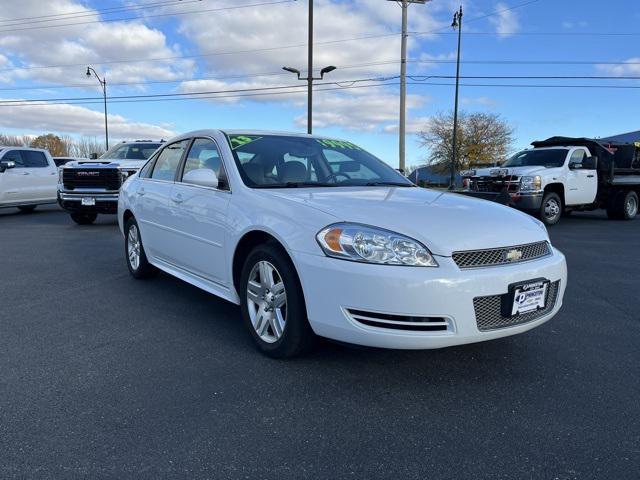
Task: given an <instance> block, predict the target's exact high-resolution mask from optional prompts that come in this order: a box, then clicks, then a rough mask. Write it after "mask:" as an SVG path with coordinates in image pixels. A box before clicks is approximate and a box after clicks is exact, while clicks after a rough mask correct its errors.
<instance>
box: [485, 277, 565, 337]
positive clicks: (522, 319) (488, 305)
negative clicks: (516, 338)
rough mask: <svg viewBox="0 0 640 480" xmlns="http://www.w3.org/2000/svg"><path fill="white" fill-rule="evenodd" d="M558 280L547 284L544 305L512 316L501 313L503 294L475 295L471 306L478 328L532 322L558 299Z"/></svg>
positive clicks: (512, 325)
mask: <svg viewBox="0 0 640 480" xmlns="http://www.w3.org/2000/svg"><path fill="white" fill-rule="evenodd" d="M559 289H560V281H557V282H552V283H551V284H549V289H548V290H547V298H546V301H545V307H544V308H543V309H540V310H537V311H535V312H528V313H522V314H520V315H516V316H514V317H505V316H504V315H502V298H503V297H505V296H506V295H507V294H504V295H490V296H488V297H477V298H474V299H473V308H474V310H475V313H476V324H477V325H478V330H480V331H481V332H486V331H488V330H496V329H498V328H505V327H514V326H516V325H522V324H523V323H528V322H533V321H534V320H537V319H539V318H541V317H543V316H545V315H546V314H548V313H549V312H551V311H552V310H553V307H555V305H556V300H557V299H558V291H559Z"/></svg>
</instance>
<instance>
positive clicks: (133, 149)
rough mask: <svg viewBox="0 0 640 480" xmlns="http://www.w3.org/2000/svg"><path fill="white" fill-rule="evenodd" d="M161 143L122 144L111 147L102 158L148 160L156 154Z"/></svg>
mask: <svg viewBox="0 0 640 480" xmlns="http://www.w3.org/2000/svg"><path fill="white" fill-rule="evenodd" d="M161 145H162V144H161V143H151V142H148V143H147V142H145V143H120V144H118V145H116V146H114V147H111V148H110V149H109V150H108V151H107V152H106V153H104V154H102V156H101V157H100V158H108V159H113V158H115V159H118V160H146V159H148V158H149V157H150V156H151V154H152V153H153V152H155V151H156V150H157V149H158V147H160V146H161Z"/></svg>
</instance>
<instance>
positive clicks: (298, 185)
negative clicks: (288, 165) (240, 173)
mask: <svg viewBox="0 0 640 480" xmlns="http://www.w3.org/2000/svg"><path fill="white" fill-rule="evenodd" d="M337 186H338V185H337V184H335V183H323V182H286V183H264V184H261V185H255V188H304V187H337Z"/></svg>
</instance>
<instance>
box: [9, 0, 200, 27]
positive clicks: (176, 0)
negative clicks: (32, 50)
mask: <svg viewBox="0 0 640 480" xmlns="http://www.w3.org/2000/svg"><path fill="white" fill-rule="evenodd" d="M201 1H202V0H166V1H163V2H150V3H146V4H142V5H130V6H120V7H110V8H98V9H91V10H82V11H76V12H69V13H58V14H52V15H41V16H37V17H24V18H18V19H4V20H0V24H2V25H0V28H4V27H13V26H20V25H32V24H34V23H46V22H59V21H63V20H75V19H76V18H83V17H95V16H96V15H97V14H103V15H111V14H113V13H121V12H127V11H132V10H143V9H146V8H157V7H169V6H172V5H186V4H189V3H199V2H201ZM53 17H58V18H53ZM23 20H27V21H23ZM13 21H15V22H16V23H5V22H13Z"/></svg>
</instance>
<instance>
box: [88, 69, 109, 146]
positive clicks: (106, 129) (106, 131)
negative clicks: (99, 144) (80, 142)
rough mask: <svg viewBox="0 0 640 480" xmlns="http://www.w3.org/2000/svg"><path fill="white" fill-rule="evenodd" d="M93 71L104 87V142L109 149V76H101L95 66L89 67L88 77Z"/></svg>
mask: <svg viewBox="0 0 640 480" xmlns="http://www.w3.org/2000/svg"><path fill="white" fill-rule="evenodd" d="M91 73H93V74H94V75H95V77H96V78H97V79H98V82H100V86H101V87H102V96H103V98H104V143H105V147H106V148H107V150H109V125H108V124H107V77H103V78H100V77H99V76H98V74H97V73H96V71H95V70H94V69H93V68H91V67H87V73H86V75H87V77H91Z"/></svg>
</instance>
